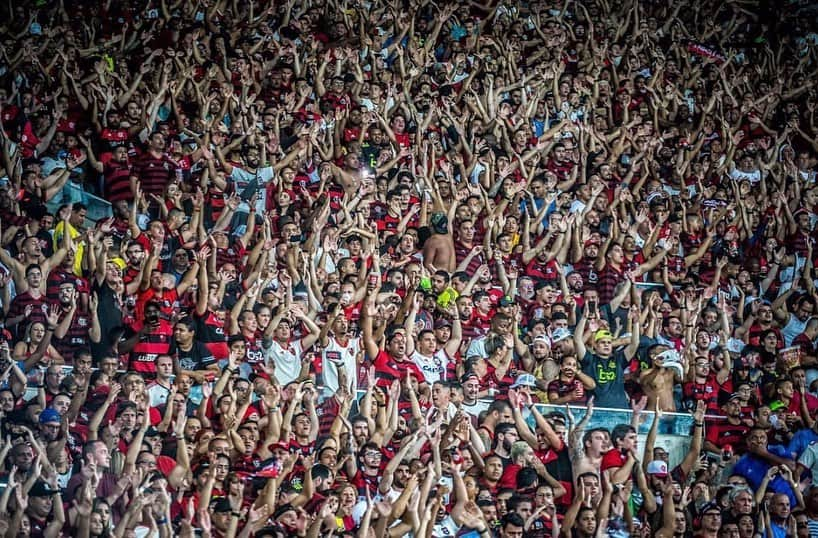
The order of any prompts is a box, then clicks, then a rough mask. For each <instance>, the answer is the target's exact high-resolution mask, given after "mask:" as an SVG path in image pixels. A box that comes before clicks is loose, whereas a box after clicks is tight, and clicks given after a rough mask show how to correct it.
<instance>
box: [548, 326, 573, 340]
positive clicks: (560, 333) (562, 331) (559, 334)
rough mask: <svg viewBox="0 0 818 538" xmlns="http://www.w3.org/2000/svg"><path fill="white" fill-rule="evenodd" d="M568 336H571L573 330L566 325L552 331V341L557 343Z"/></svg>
mask: <svg viewBox="0 0 818 538" xmlns="http://www.w3.org/2000/svg"><path fill="white" fill-rule="evenodd" d="M568 338H571V331H569V330H568V329H566V328H564V327H560V328H559V329H556V330H555V331H554V332H552V333H551V341H552V342H554V343H555V344H556V343H557V342H562V341H563V340H566V339H568Z"/></svg>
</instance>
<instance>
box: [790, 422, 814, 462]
mask: <svg viewBox="0 0 818 538" xmlns="http://www.w3.org/2000/svg"><path fill="white" fill-rule="evenodd" d="M814 441H818V433H815V430H813V429H812V428H804V429H801V430H798V431H797V432H795V435H793V436H792V439H790V444H789V445H788V446H787V450H789V451H790V454H791V455H790V456H788V457H790V458H791V457H793V456H795V459H798V458H799V457H800V456H801V454H803V453H804V451H805V450H806V449H807V447H808V446H809V445H810V443H812V442H814Z"/></svg>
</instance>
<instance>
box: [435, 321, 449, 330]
mask: <svg viewBox="0 0 818 538" xmlns="http://www.w3.org/2000/svg"><path fill="white" fill-rule="evenodd" d="M451 326H452V322H451V321H449V320H448V319H446V318H438V319H436V320H435V329H441V328H443V327H451Z"/></svg>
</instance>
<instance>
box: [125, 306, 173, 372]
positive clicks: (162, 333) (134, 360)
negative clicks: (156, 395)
mask: <svg viewBox="0 0 818 538" xmlns="http://www.w3.org/2000/svg"><path fill="white" fill-rule="evenodd" d="M160 313H161V307H160V305H159V304H158V303H155V302H149V303H147V304H146V305H145V315H144V317H143V319H142V321H141V322H138V323H137V324H136V325H134V327H133V329H134V330H135V331H137V332H136V334H134V335H133V336H131V337H130V338H128V339H127V340H126V341H125V342H122V343H120V344H119V351H120V352H121V353H130V361H129V364H130V367H129V369H130V370H132V371H136V372H140V373H142V374H147V375H149V376H151V377H153V376H154V375H155V374H156V362H155V361H156V357H158V356H159V355H167V354H169V352H170V344H171V338H172V336H173V326H172V325H171V324H170V322H168V321H166V320H164V319H161V317H160ZM177 375H178V374H177Z"/></svg>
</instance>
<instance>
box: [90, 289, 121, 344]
mask: <svg viewBox="0 0 818 538" xmlns="http://www.w3.org/2000/svg"><path fill="white" fill-rule="evenodd" d="M94 287H95V288H96V290H97V297H98V298H99V305H98V306H97V315H98V316H99V326H100V330H101V332H102V344H103V345H105V346H106V347H110V345H111V344H112V342H110V341H109V335H110V334H111V329H114V328H116V327H120V326H121V325H122V310H121V309H120V308H119V301H117V298H116V292H115V291H114V290H113V289H112V288H111V286H109V285H108V283H107V282H103V283H102V284H99V285H96V286H94Z"/></svg>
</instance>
